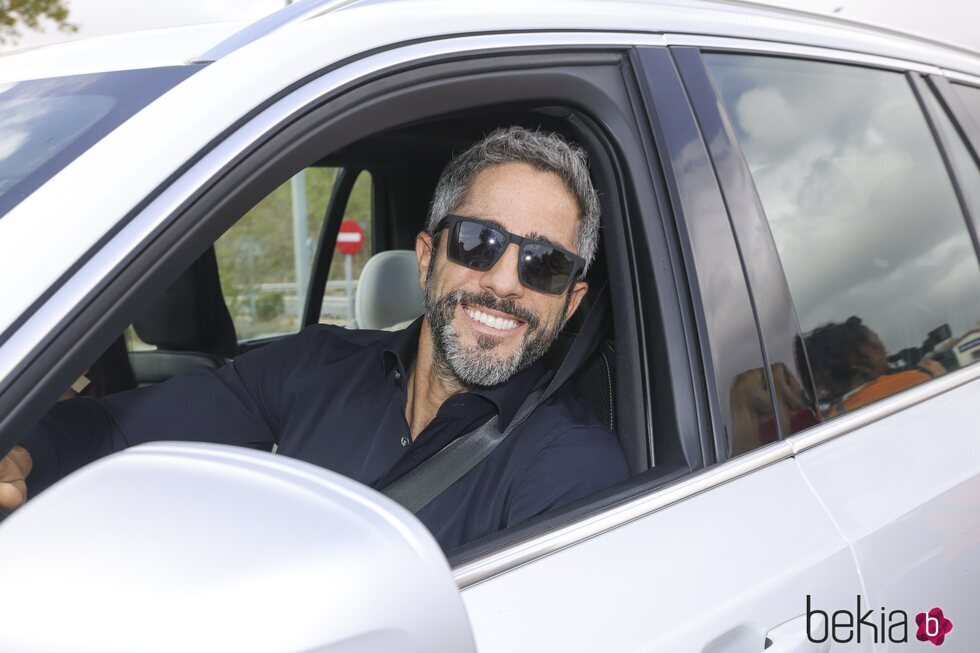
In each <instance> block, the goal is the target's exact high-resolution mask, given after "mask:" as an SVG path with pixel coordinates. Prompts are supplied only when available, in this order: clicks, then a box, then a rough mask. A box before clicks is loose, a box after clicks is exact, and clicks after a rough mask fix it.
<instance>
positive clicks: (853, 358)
mask: <svg viewBox="0 0 980 653" xmlns="http://www.w3.org/2000/svg"><path fill="white" fill-rule="evenodd" d="M705 60H706V63H707V65H708V68H709V70H710V72H711V73H712V75H713V77H714V79H715V83H716V84H717V86H718V89H719V91H720V93H721V96H722V98H723V101H724V104H725V106H726V108H727V110H728V114H729V116H730V118H731V120H732V123H733V124H734V126H735V130H736V132H737V135H738V138H739V140H740V143H741V146H742V149H743V151H744V154H745V157H746V160H747V161H748V164H749V167H750V169H751V171H752V175H753V178H754V180H755V183H756V188H757V191H758V194H759V198H760V200H761V202H762V205H763V208H764V210H765V213H766V217H767V219H768V221H769V224H770V228H771V230H772V235H773V238H774V240H775V243H776V248H777V250H778V252H779V256H780V260H781V262H782V265H783V268H784V270H785V273H786V278H787V282H788V283H789V288H790V292H791V294H792V297H793V301H794V303H795V305H796V310H797V313H798V316H799V320H800V326H801V328H802V331H803V333H804V339H803V342H802V343H797V355H798V357H799V358H800V360H801V362H803V363H806V362H808V363H809V367H810V369H811V372H812V375H813V380H814V386H815V391H816V393H817V395H818V396H817V400H818V402H819V405H820V408H821V412H822V413H823V417H824V418H827V417H834V416H836V415H839V414H842V413H846V412H848V411H850V410H854V409H856V408H858V407H860V406H863V405H865V404H868V403H870V402H873V401H876V400H878V399H881V398H883V397H885V396H888V395H890V394H893V393H895V392H898V391H900V390H903V389H905V388H908V387H911V386H914V385H917V384H918V383H922V382H924V381H927V380H929V379H930V378H932V377H933V376H937V375H940V374H943V373H945V372H947V371H950V370H953V369H956V368H958V367H960V366H962V365H964V364H967V363H969V362H971V361H972V360H973V359H974V355H973V352H974V350H975V349H977V345H971V344H970V343H971V342H974V341H977V326H978V318H980V264H978V261H977V257H976V252H975V249H974V246H973V243H972V241H971V239H970V235H969V232H968V230H967V226H966V222H965V219H964V215H963V213H962V210H961V208H960V206H959V203H958V202H957V199H956V195H955V193H954V190H953V186H952V183H951V181H950V179H949V176H948V174H947V171H946V168H945V166H944V164H943V160H942V158H941V156H940V153H939V150H938V148H937V146H936V144H935V142H934V140H933V138H932V135H931V133H930V131H929V128H928V125H927V123H926V121H925V117H924V116H923V114H922V112H921V110H920V108H919V105H918V104H917V102H916V100H915V97H914V95H913V93H912V90H911V88H910V86H909V84H908V82H907V81H906V79H905V78H904V76H903V75H902V74H901V73H896V72H886V71H878V70H871V69H865V68H860V67H855V66H847V65H839V64H829V63H824V62H810V61H802V60H791V59H778V58H771V57H763V56H742V55H722V54H712V55H708V56H706V58H705ZM964 348H965V349H964ZM961 349H962V350H963V351H961ZM804 358H805V359H806V360H804ZM801 369H806V366H805V365H801Z"/></svg>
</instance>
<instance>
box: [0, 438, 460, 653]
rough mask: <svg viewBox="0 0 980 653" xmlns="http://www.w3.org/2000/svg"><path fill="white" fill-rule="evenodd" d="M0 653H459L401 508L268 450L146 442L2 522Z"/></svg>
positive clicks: (448, 611)
mask: <svg viewBox="0 0 980 653" xmlns="http://www.w3.org/2000/svg"><path fill="white" fill-rule="evenodd" d="M0 587H2V588H3V591H2V592H0V619H2V622H3V627H2V628H0V650H3V651H27V650H30V651H45V652H49V651H51V652H54V651H65V652H68V651H83V650H84V651H100V652H102V653H117V652H118V653H122V652H126V653H131V652H133V651H141V650H151V649H152V650H156V651H165V650H166V651H192V650H195V651H196V650H200V651H303V652H306V653H314V652H316V653H326V652H327V651H329V652H330V653H335V652H336V653H340V652H347V651H358V652H363V651H418V652H420V653H421V652H430V651H447V652H452V653H459V652H465V651H475V645H474V642H473V636H472V633H471V631H470V626H469V621H468V619H467V616H466V611H465V609H464V607H463V602H462V599H461V598H460V594H459V591H458V589H457V588H456V585H455V583H454V581H453V578H452V574H451V572H450V569H449V565H448V564H447V562H446V558H445V556H444V555H443V553H442V551H441V549H440V548H439V546H438V545H437V544H436V542H435V540H434V539H433V537H432V535H431V534H430V533H429V532H428V531H427V530H426V528H425V527H424V526H423V525H422V524H421V523H420V522H419V521H418V520H417V519H415V517H414V516H413V515H411V514H410V513H409V512H408V511H406V510H404V509H403V508H402V507H401V506H398V505H397V504H395V503H394V502H392V501H390V500H388V499H387V498H385V497H384V496H382V495H381V494H379V493H377V492H374V491H373V490H371V489H369V488H367V487H365V486H363V485H361V484H359V483H356V482H354V481H351V480H350V479H347V478H344V477H342V476H340V475H338V474H335V473H333V472H329V471H327V470H324V469H322V468H319V467H316V466H314V465H310V464H307V463H303V462H300V461H297V460H293V459H290V458H286V457H283V456H274V455H272V454H268V453H263V452H257V451H252V450H248V449H241V448H235V447H227V446H222V445H209V444H186V443H155V444H148V445H142V446H138V447H134V448H132V449H128V450H126V451H124V452H121V453H118V454H114V455H112V456H109V457H107V458H104V459H102V460H100V461H98V462H96V463H93V464H92V465H89V466H87V467H85V468H83V469H81V470H79V471H78V472H76V473H74V474H72V475H71V476H69V477H68V478H66V479H64V480H63V481H61V482H59V483H57V484H55V485H54V486H52V487H51V488H50V489H48V490H47V491H46V492H45V493H44V494H42V495H40V496H38V497H37V498H36V499H35V500H32V501H30V502H28V503H27V504H26V505H25V506H24V507H23V508H21V509H19V510H18V511H17V512H15V513H14V514H13V515H12V516H10V517H9V518H8V519H7V520H5V521H4V522H3V524H2V525H0Z"/></svg>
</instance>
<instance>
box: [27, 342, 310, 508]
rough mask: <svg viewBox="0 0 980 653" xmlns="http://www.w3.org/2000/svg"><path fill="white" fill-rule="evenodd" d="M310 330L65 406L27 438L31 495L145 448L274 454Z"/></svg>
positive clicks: (63, 403)
mask: <svg viewBox="0 0 980 653" xmlns="http://www.w3.org/2000/svg"><path fill="white" fill-rule="evenodd" d="M312 337H313V336H312V330H310V329H308V330H305V331H303V332H301V333H300V334H297V335H295V336H290V337H287V338H283V339H282V340H280V341H278V342H276V343H273V344H271V345H267V346H266V347H263V348H261V349H257V350H254V351H252V352H249V353H247V354H243V355H241V356H239V357H238V358H236V359H235V360H234V361H232V362H230V363H228V364H227V365H225V366H223V367H221V368H220V369H217V370H211V369H207V368H196V369H192V370H189V371H187V372H185V373H184V374H181V375H179V376H176V377H174V378H172V379H170V380H168V381H166V382H164V383H160V384H157V385H153V386H147V387H144V388H137V389H135V390H130V391H127V392H121V393H118V394H115V395H111V396H109V397H105V398H103V399H90V398H77V399H69V400H65V401H59V402H57V403H55V404H54V406H52V407H51V409H50V410H49V411H48V412H47V414H46V415H45V416H44V417H43V418H42V419H41V421H40V422H39V423H38V424H37V425H36V426H35V427H34V428H33V429H32V430H31V431H30V432H28V434H27V435H26V437H24V439H23V440H22V441H21V444H22V445H23V446H24V448H26V449H27V451H28V452H29V453H30V454H31V458H32V459H33V469H32V471H31V474H30V476H29V477H28V479H27V485H28V492H29V495H30V496H35V495H37V493H38V492H40V491H42V490H44V489H46V488H47V487H48V486H49V485H51V484H52V483H54V482H55V481H57V480H58V479H60V478H62V477H64V476H66V475H68V474H70V473H71V472H73V471H75V470H76V469H78V468H80V467H82V466H83V465H85V464H87V463H89V462H92V461H93V460H96V459H97V458H100V457H102V456H105V455H107V454H109V453H112V452H114V451H119V450H121V449H125V448H126V447H130V446H134V445H137V444H141V443H144V442H151V441H158V440H180V441H194V442H213V443H218V444H233V445H241V446H250V447H255V448H268V447H271V446H272V444H273V443H275V442H278V439H279V425H280V423H281V422H280V418H281V409H282V396H281V392H282V388H283V387H284V385H285V382H286V379H287V377H288V376H289V375H290V374H291V373H292V372H293V370H295V369H296V367H297V366H299V365H301V364H302V361H303V360H304V359H306V358H307V355H306V354H307V350H308V349H309V346H310V341H311V339H312Z"/></svg>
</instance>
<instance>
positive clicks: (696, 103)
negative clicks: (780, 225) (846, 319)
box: [671, 47, 820, 440]
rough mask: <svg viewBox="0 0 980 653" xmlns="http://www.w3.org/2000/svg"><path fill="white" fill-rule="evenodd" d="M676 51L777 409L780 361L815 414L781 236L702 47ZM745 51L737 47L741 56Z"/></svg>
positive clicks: (782, 434)
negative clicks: (798, 355) (798, 346)
mask: <svg viewBox="0 0 980 653" xmlns="http://www.w3.org/2000/svg"><path fill="white" fill-rule="evenodd" d="M671 52H672V54H673V56H674V60H675V62H676V64H677V68H678V70H679V72H680V75H681V78H682V79H683V80H684V85H685V87H686V89H687V92H688V97H689V99H690V101H691V105H692V108H693V110H694V113H695V115H696V116H697V119H698V124H699V125H700V127H701V131H702V134H703V138H704V142H705V143H706V144H707V147H708V152H709V155H710V157H711V160H712V162H713V164H714V168H715V173H716V175H717V177H718V182H719V185H720V186H721V191H722V195H723V196H724V197H725V203H726V206H727V208H728V217H729V219H730V220H731V225H732V231H733V233H734V234H735V243H736V247H737V248H738V250H739V255H740V257H741V262H742V266H743V272H744V274H745V278H746V279H747V281H748V289H749V297H750V299H751V301H752V310H753V313H754V315H755V320H756V325H757V328H758V331H759V338H760V343H761V346H762V355H763V360H764V361H765V373H766V379H767V383H768V385H769V397H770V400H771V401H772V408H773V415H776V416H785V415H786V413H785V411H781V410H779V407H778V401H779V393H780V392H781V391H782V390H783V389H782V388H780V387H779V386H778V385H777V384H776V382H775V380H774V373H773V367H774V365H776V364H777V363H782V364H784V365H786V367H787V368H788V369H789V370H795V371H796V373H797V378H798V379H799V380H800V382H801V383H802V384H803V387H804V388H805V389H806V391H807V394H808V396H809V397H810V398H811V403H810V405H808V406H807V407H808V408H809V409H810V410H811V411H813V414H814V415H819V414H820V412H819V408H818V406H817V404H816V403H815V401H813V399H812V398H813V397H815V393H814V392H813V379H812V374H811V371H810V369H809V364H808V363H807V365H806V369H802V370H796V360H795V355H794V344H795V343H796V342H797V340H802V337H803V334H802V329H801V327H800V321H799V318H798V316H797V314H796V307H795V305H794V304H793V298H792V296H791V294H790V289H789V283H788V282H787V280H786V275H785V273H784V271H783V266H782V263H781V262H780V259H779V253H778V252H777V250H776V242H775V240H774V238H773V235H772V231H771V229H770V227H769V222H768V221H767V219H766V215H765V210H764V209H763V207H762V202H761V200H760V199H759V196H758V192H757V191H756V187H755V181H754V179H753V177H752V172H751V171H750V169H749V165H748V162H747V161H746V160H745V157H744V156H743V154H742V148H741V145H740V144H739V142H738V138H737V136H736V134H735V128H734V126H733V125H732V124H731V120H730V118H729V116H728V114H727V112H726V111H725V110H724V108H723V107H724V104H723V102H722V98H721V94H720V93H719V91H718V89H717V87H716V86H715V84H714V80H713V79H712V77H711V75H710V73H709V71H708V69H707V66H706V64H705V62H704V59H703V58H702V51H701V50H700V49H699V48H693V47H672V48H671ZM713 54H732V53H728V52H725V53H720V52H714V53H713ZM745 54H746V53H737V54H736V55H735V56H744V55H745ZM787 403H788V402H787ZM776 426H777V431H778V439H779V440H783V439H785V438H787V437H789V436H790V435H792V432H791V431H790V424H788V423H786V422H785V421H783V420H779V421H778V422H777V424H776Z"/></svg>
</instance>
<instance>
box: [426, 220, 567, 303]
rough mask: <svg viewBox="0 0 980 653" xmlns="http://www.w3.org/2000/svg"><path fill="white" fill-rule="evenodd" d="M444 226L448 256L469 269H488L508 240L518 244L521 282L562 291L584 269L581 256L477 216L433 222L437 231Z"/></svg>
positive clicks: (500, 254) (505, 246)
mask: <svg viewBox="0 0 980 653" xmlns="http://www.w3.org/2000/svg"><path fill="white" fill-rule="evenodd" d="M443 227H448V228H449V238H448V239H447V241H446V254H447V255H448V257H449V260H450V261H453V262H454V263H459V264H460V265H465V266H466V267H468V268H470V269H472V270H482V271H486V270H489V269H490V268H492V267H493V266H494V265H495V264H496V263H497V261H499V260H500V257H501V256H503V255H504V252H505V251H506V250H507V247H508V246H509V245H510V244H511V243H514V244H516V245H517V246H518V247H519V248H520V256H518V258H517V276H518V277H519V278H520V280H521V283H522V284H524V285H525V286H527V287H528V288H532V289H534V290H538V291H541V292H543V293H548V294H549V295H560V294H562V293H563V292H565V290H566V289H567V288H568V286H569V284H570V283H571V282H572V281H573V280H575V279H577V278H578V277H579V276H580V275H581V273H582V270H584V269H585V259H584V258H582V257H581V256H578V255H576V254H572V253H571V252H569V251H568V250H566V249H563V248H561V247H559V246H557V245H552V244H551V243H547V242H544V241H541V240H531V239H530V238H524V237H523V236H518V235H516V234H512V233H510V232H509V231H505V230H504V229H501V228H500V227H497V226H496V225H494V224H492V223H490V222H486V221H484V220H480V219H479V218H466V217H463V216H461V215H447V216H446V217H445V218H443V219H442V220H440V221H439V224H437V225H436V232H437V233H438V232H439V231H441V230H442V229H443Z"/></svg>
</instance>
